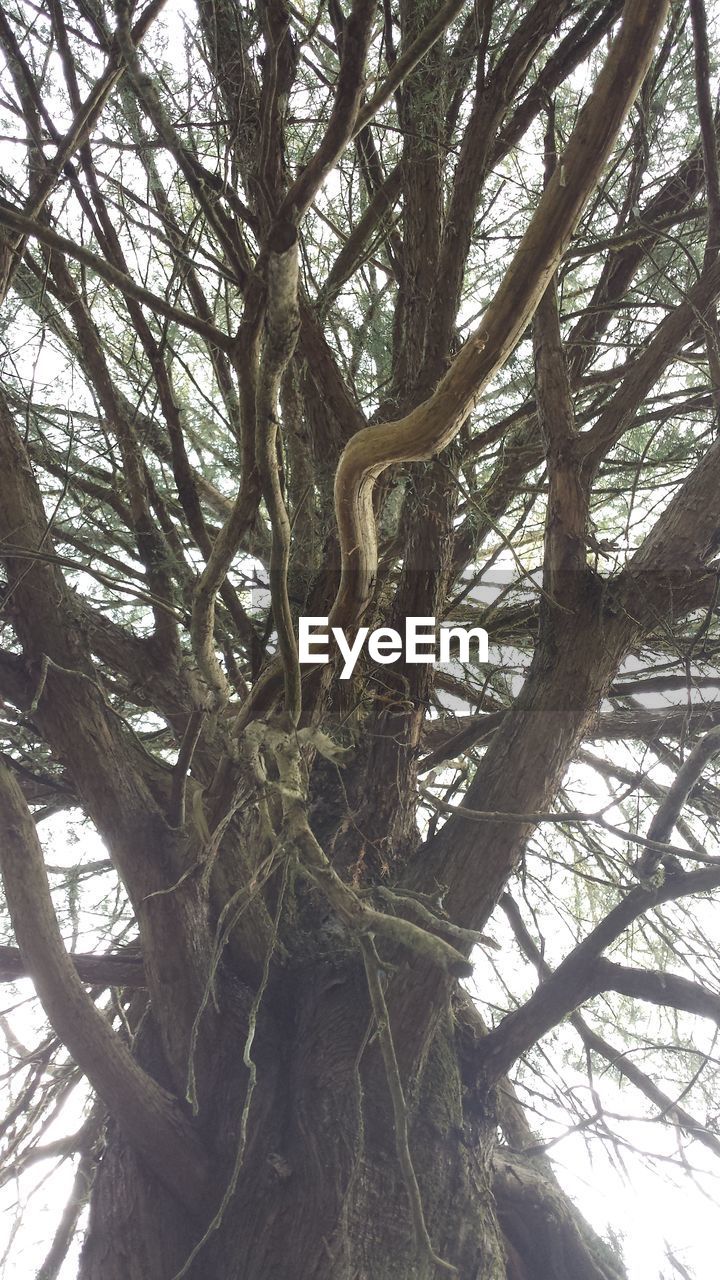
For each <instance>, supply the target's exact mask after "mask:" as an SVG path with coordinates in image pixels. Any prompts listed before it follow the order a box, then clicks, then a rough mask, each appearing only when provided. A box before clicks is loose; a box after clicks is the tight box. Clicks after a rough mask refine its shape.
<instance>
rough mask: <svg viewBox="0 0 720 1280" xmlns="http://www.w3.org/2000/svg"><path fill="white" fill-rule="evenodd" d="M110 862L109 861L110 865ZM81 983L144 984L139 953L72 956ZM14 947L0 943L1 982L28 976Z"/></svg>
mask: <svg viewBox="0 0 720 1280" xmlns="http://www.w3.org/2000/svg"><path fill="white" fill-rule="evenodd" d="M110 865H111V864H110V863H108V864H107V866H108V867H109V866H110ZM70 960H71V961H72V963H73V965H74V966H75V970H76V972H77V974H78V977H79V978H80V981H81V982H86V983H88V984H89V985H90V986H93V987H144V986H145V985H146V983H145V969H144V967H143V962H142V959H141V958H140V956H129V955H113V954H111V955H92V954H91V955H71V956H70ZM31 976H32V975H31V973H30V970H29V968H28V966H27V964H26V963H25V960H24V959H23V956H22V955H21V953H20V951H18V949H17V947H4V946H0V982H16V981H17V980H18V979H19V978H28V977H31Z"/></svg>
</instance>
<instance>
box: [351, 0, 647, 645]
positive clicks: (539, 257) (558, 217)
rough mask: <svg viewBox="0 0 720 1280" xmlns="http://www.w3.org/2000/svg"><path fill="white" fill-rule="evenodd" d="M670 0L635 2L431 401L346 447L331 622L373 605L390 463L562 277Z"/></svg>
mask: <svg viewBox="0 0 720 1280" xmlns="http://www.w3.org/2000/svg"><path fill="white" fill-rule="evenodd" d="M668 9H669V3H668V0H627V3H626V5H625V9H624V11H623V20H622V25H621V28H620V31H619V33H618V36H617V37H616V40H615V42H614V44H613V46H612V49H611V51H610V53H609V55H608V57H607V60H606V62H605V65H604V66H603V69H602V71H601V72H600V75H599V76H598V79H597V82H596V84H595V87H594V89H593V91H592V93H591V95H590V97H589V99H588V101H587V102H586V103H585V106H584V107H583V109H582V111H581V113H580V116H579V118H578V122H577V125H576V126H575V129H574V130H573V132H572V135H571V137H570V140H569V142H568V145H567V147H566V149H565V152H564V154H563V155H562V157H561V159H560V162H559V164H558V168H557V171H556V173H555V174H554V176H553V178H552V180H551V181H550V183H549V184H548V187H547V189H546V191H545V192H544V194H543V196H542V198H541V200H540V201H539V202H538V205H537V208H536V210H535V212H534V214H533V216H532V219H531V221H530V225H529V226H528V229H527V231H526V232H525V235H524V237H523V239H522V241H521V243H520V245H519V247H518V249H517V252H516V254H515V257H514V258H513V260H512V262H511V264H510V266H509V268H508V270H507V272H506V275H505V277H504V279H503V282H502V284H501V286H500V288H499V290H498V292H497V294H496V296H495V297H494V299H493V301H492V302H491V303H490V306H489V307H488V309H487V311H486V312H485V315H484V316H483V318H482V321H481V322H480V324H479V325H478V327H477V329H476V330H475V332H474V334H473V335H472V337H470V338H469V339H468V341H467V342H466V344H465V346H464V347H463V349H462V351H461V352H460V354H459V355H458V356H457V357H456V358H455V360H454V362H453V364H452V365H451V367H450V369H449V370H448V372H447V373H446V374H445V376H444V377H443V378H442V380H441V382H440V384H439V386H438V387H437V390H436V391H435V392H434V393H433V394H432V396H431V397H430V399H429V400H427V401H426V402H425V403H424V404H422V405H420V406H419V407H418V408H417V409H414V410H413V411H412V412H411V413H410V414H409V415H408V416H407V417H405V418H402V419H400V420H399V421H397V422H388V423H384V424H383V425H379V426H372V427H366V428H365V429H364V430H363V431H360V432H358V434H357V435H356V436H354V437H353V439H352V440H351V441H350V442H349V444H348V445H347V446H346V448H345V450H344V452H343V455H342V457H341V459H340V463H339V465H338V469H337V475H336V478H335V513H336V518H337V523H338V532H339V537H340V546H341V551H342V578H341V584H340V588H339V591H338V595H337V598H336V600H335V603H334V605H333V608H332V610H331V615H330V618H331V623H332V625H334V626H342V627H345V628H346V629H350V627H352V626H354V625H355V624H356V623H357V622H359V621H360V619H361V618H362V615H363V613H364V612H365V610H366V608H367V606H368V603H369V601H370V597H371V594H372V589H373V586H374V583H375V576H376V572H377V534H376V528H375V516H374V513H373V505H372V495H373V489H374V486H375V482H376V480H377V479H378V477H379V476H380V475H381V474H382V472H383V471H385V470H386V469H387V467H389V466H392V465H393V464H394V463H399V462H419V461H423V460H424V459H428V458H432V457H433V456H434V455H435V454H436V453H439V452H441V451H442V450H443V449H444V448H446V447H447V445H448V444H449V443H450V441H451V440H452V439H453V437H454V436H455V435H457V432H458V431H459V430H460V428H461V426H462V424H463V422H464V421H465V420H466V418H467V416H468V414H469V413H470V410H471V409H472V408H473V406H474V405H475V404H476V403H477V400H478V397H479V395H480V394H481V392H482V389H483V387H485V386H486V385H487V383H488V382H489V380H490V379H491V378H492V376H493V374H495V373H497V371H498V370H499V369H500V368H501V367H502V365H503V364H504V363H505V361H506V360H507V358H508V356H509V355H510V354H511V352H512V351H513V348H514V347H515V344H516V343H517V341H518V339H519V337H520V335H521V334H522V332H523V330H524V329H525V326H526V325H527V322H528V320H529V319H530V318H531V316H532V314H533V312H534V310H535V308H536V307H537V305H538V302H539V301H540V298H541V297H542V295H543V293H544V292H545V289H546V287H547V285H548V282H549V281H550V279H551V278H552V276H553V274H554V272H555V270H556V268H557V266H558V263H559V262H560V259H561V258H562V255H563V253H564V251H565V249H566V248H567V245H568V243H569V240H570V237H571V235H572V233H573V231H574V229H575V227H576V226H577V223H578V220H579V218H580V215H581V213H582V211H583V209H584V207H585V204H586V202H587V200H588V199H589V197H590V195H591V193H592V191H593V189H594V187H595V185H596V183H597V181H598V179H599V177H600V174H601V173H602V170H603V167H604V165H605V163H606V161H607V158H608V156H609V155H610V152H611V150H612V147H613V145H614V143H615V141H616V139H617V136H618V133H619V131H620V127H621V125H622V123H623V121H624V119H625V117H626V115H627V113H628V111H629V110H630V107H631V106H632V103H633V101H634V99H635V95H636V94H637V92H638V90H639V88H640V85H641V84H642V81H643V78H644V76H645V73H646V71H647V69H648V66H649V65H650V60H651V58H652V55H653V51H654V48H655V44H656V41H657V39H658V36H659V34H660V32H661V31H662V28H663V25H664V23H665V19H666V17H667V13H668Z"/></svg>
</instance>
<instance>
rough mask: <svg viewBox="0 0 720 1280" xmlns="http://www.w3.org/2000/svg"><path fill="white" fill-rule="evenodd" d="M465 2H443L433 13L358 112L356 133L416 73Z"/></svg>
mask: <svg viewBox="0 0 720 1280" xmlns="http://www.w3.org/2000/svg"><path fill="white" fill-rule="evenodd" d="M464 5H465V0H445V4H444V5H441V7H440V8H439V9H438V10H437V11H436V12H435V13H434V14H433V16H432V18H431V19H430V21H429V22H428V23H427V25H426V26H425V27H423V29H422V31H421V32H420V34H419V35H418V36H416V37H415V39H414V40H413V42H412V44H411V45H410V47H409V48H408V49H406V50H405V51H404V53H401V54H400V57H399V58H398V59H397V60H396V61H395V62H394V63H393V65H392V68H391V70H390V72H389V74H388V75H387V76H386V77H385V79H384V80H383V82H382V84H381V85H380V87H379V88H378V89H376V90H375V92H374V94H373V95H372V97H371V98H370V99H369V101H368V102H366V103H365V106H364V107H362V108H361V110H360V111H359V112H358V116H357V120H356V121H355V127H354V129H353V134H352V136H353V137H357V135H358V134H359V133H361V132H362V130H363V129H364V128H365V126H366V125H368V124H369V123H370V121H371V120H372V119H374V117H375V116H376V115H377V113H378V111H380V110H381V109H382V108H383V107H384V106H385V103H386V102H389V101H390V98H391V97H392V96H393V94H394V93H395V90H396V89H398V88H399V87H400V85H401V84H402V83H403V81H404V80H406V79H407V77H408V76H409V75H411V74H412V72H413V71H414V70H415V67H416V66H417V65H418V63H419V62H421V60H422V59H423V58H424V57H425V54H426V53H428V51H429V50H430V49H432V47H433V45H434V44H435V43H436V42H437V41H438V40H439V39H440V37H441V36H442V35H443V33H444V32H445V31H446V30H447V28H448V27H449V26H450V24H451V22H454V20H455V18H456V17H457V16H458V14H459V13H460V12H461V10H462V9H463V8H464Z"/></svg>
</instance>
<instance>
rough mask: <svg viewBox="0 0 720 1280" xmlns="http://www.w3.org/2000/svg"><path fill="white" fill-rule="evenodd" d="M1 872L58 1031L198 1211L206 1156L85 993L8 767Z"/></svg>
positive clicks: (143, 1148)
mask: <svg viewBox="0 0 720 1280" xmlns="http://www.w3.org/2000/svg"><path fill="white" fill-rule="evenodd" d="M0 868H1V869H2V877H3V883H4V887H5V896H6V900H7V904H8V910H9V912H10V917H11V920H12V925H13V929H14V931H15V936H16V938H17V940H18V943H19V946H20V951H21V954H22V956H23V960H24V963H25V964H26V966H27V969H28V971H29V973H30V975H31V976H32V980H33V983H34V985H35V988H36V990H37V993H38V996H39V997H40V1000H41V1002H42V1005H43V1008H44V1009H45V1012H46V1014H47V1016H48V1018H49V1020H50V1023H51V1025H52V1027H53V1029H54V1031H55V1032H56V1033H57V1035H58V1036H59V1037H60V1039H61V1040H62V1041H63V1043H64V1044H65V1045H66V1047H67V1049H68V1051H69V1052H70V1053H71V1054H72V1056H73V1058H74V1059H75V1061H76V1062H77V1064H78V1066H79V1067H80V1069H81V1070H82V1071H83V1072H84V1073H85V1074H86V1075H87V1077H88V1079H89V1080H90V1083H91V1084H92V1086H93V1088H94V1089H95V1090H96V1091H97V1093H98V1094H99V1095H100V1097H101V1098H102V1099H103V1101H104V1102H105V1103H106V1105H107V1107H108V1109H109V1110H110V1112H111V1113H112V1114H113V1115H114V1116H115V1118H116V1119H117V1122H118V1124H119V1125H120V1126H121V1127H122V1128H123V1130H124V1131H125V1133H126V1134H127V1136H128V1138H129V1140H130V1141H131V1142H132V1144H133V1146H135V1147H136V1148H137V1150H138V1151H139V1152H140V1154H141V1155H142V1157H143V1159H144V1160H145V1161H146V1162H147V1163H148V1165H149V1166H150V1168H152V1169H153V1171H154V1173H155V1174H156V1176H157V1177H159V1178H160V1179H161V1180H162V1181H163V1182H164V1183H165V1185H166V1186H168V1187H169V1188H170V1190H171V1191H172V1192H173V1193H174V1194H175V1195H177V1196H178V1197H179V1198H180V1199H181V1200H182V1201H183V1203H184V1204H185V1205H186V1206H187V1208H188V1209H190V1210H191V1211H192V1212H195V1211H196V1210H197V1209H198V1206H199V1204H200V1203H202V1202H203V1201H204V1200H205V1199H206V1198H207V1194H208V1185H209V1165H208V1162H207V1158H206V1155H205V1152H204V1151H203V1150H202V1148H201V1145H200V1142H199V1140H198V1138H197V1136H196V1134H195V1133H194V1131H193V1129H192V1127H191V1126H190V1124H189V1123H188V1121H187V1119H186V1118H185V1117H184V1116H183V1115H182V1113H181V1111H180V1109H179V1107H178V1105H177V1103H176V1101H175V1100H174V1099H173V1098H172V1097H171V1096H170V1094H168V1093H167V1092H166V1091H165V1090H164V1089H162V1088H161V1087H160V1085H158V1084H157V1082H156V1081H155V1080H153V1079H152V1077H150V1076H148V1075H146V1073H145V1072H144V1071H143V1070H142V1068H141V1067H139V1066H138V1064H137V1063H136V1062H135V1060H134V1059H133V1058H132V1057H131V1055H130V1053H129V1051H128V1049H127V1048H126V1046H125V1045H124V1044H123V1042H122V1041H121V1040H120V1039H119V1038H118V1036H116V1035H115V1033H114V1031H113V1030H112V1028H111V1027H110V1026H109V1024H108V1023H107V1022H106V1020H105V1019H104V1018H103V1017H102V1015H101V1014H100V1013H99V1012H98V1010H97V1009H96V1007H95V1005H94V1004H93V1002H92V1000H91V999H90V996H89V995H88V993H87V992H86V991H85V989H84V987H83V985H82V980H81V978H80V976H79V974H78V972H77V970H76V968H75V966H74V965H73V962H72V960H71V958H70V956H69V955H68V953H67V951H66V950H65V946H64V944H63V940H62V937H61V934H60V929H59V927H58V923H57V919H56V916H55V911H54V908H53V904H52V898H51V896H50V886H49V884H48V879H47V873H46V871H45V864H44V857H43V851H42V849H41V847H40V842H39V841H38V838H37V833H36V830H35V824H34V823H33V820H32V818H31V816H30V813H29V811H28V808H27V805H26V804H25V801H24V799H23V795H22V792H21V790H20V787H19V786H18V783H17V781H16V780H15V778H14V776H13V774H12V772H11V771H10V770H9V769H7V767H6V766H5V765H4V764H3V763H2V762H0Z"/></svg>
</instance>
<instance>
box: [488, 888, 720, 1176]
mask: <svg viewBox="0 0 720 1280" xmlns="http://www.w3.org/2000/svg"><path fill="white" fill-rule="evenodd" d="M502 905H503V909H504V910H505V913H506V915H507V916H508V920H509V921H510V924H511V927H512V930H513V933H514V934H515V938H516V940H517V943H518V946H519V947H520V950H521V951H522V953H523V955H524V956H525V957H526V959H528V960H529V961H530V963H531V964H533V965H534V966H535V968H536V969H537V971H538V976H539V977H540V978H541V980H542V981H543V982H546V981H548V980H551V979H552V978H553V977H554V975H553V974H552V971H551V969H550V966H549V965H548V963H547V961H546V960H545V959H544V957H543V955H542V953H541V951H540V949H539V948H538V946H537V945H536V943H535V941H534V940H533V938H532V937H531V935H530V933H529V932H528V930H527V928H526V927H525V922H524V921H523V918H522V916H521V914H520V911H519V910H518V907H517V904H516V903H515V901H514V900H513V899H512V898H511V897H510V895H509V894H507V895H505V896H504V898H503V903H502ZM603 963H605V962H603ZM556 972H557V970H556ZM660 976H661V977H664V976H665V975H662V974H661V975H660ZM570 1023H571V1025H572V1026H573V1027H574V1028H575V1030H576V1031H577V1032H578V1035H579V1036H580V1038H581V1040H582V1042H583V1044H584V1045H585V1047H586V1048H587V1049H589V1050H591V1051H592V1052H593V1053H596V1054H598V1056H599V1057H601V1058H603V1059H604V1060H605V1061H606V1062H608V1063H609V1064H610V1065H611V1066H612V1067H613V1068H614V1069H615V1070H616V1071H617V1072H618V1074H619V1075H621V1076H624V1078H625V1079H626V1080H628V1081H629V1082H630V1083H631V1084H633V1085H634V1086H635V1088H636V1089H638V1090H639V1091H640V1092H641V1093H642V1094H644V1096H645V1097H646V1098H647V1099H648V1100H649V1101H650V1102H652V1103H653V1105H654V1106H656V1107H658V1109H659V1111H660V1114H661V1116H667V1118H668V1119H669V1120H670V1121H671V1123H674V1124H678V1125H679V1126H680V1127H681V1128H682V1129H684V1130H685V1132H686V1133H688V1134H689V1135H690V1136H691V1137H692V1138H695V1139H696V1140H697V1141H698V1142H701V1143H702V1144H703V1145H704V1146H706V1147H707V1148H708V1149H709V1150H710V1151H712V1152H713V1153H714V1154H715V1155H720V1140H719V1139H718V1138H716V1137H715V1135H714V1134H712V1133H709V1132H708V1130H707V1129H706V1128H705V1127H704V1125H702V1124H701V1123H700V1121H699V1120H696V1119H695V1117H694V1116H692V1115H690V1113H689V1112H688V1111H685V1110H684V1108H683V1107H681V1106H679V1104H678V1103H676V1102H674V1101H673V1099H672V1098H671V1097H669V1095H668V1094H666V1093H664V1092H663V1090H662V1089H660V1088H659V1087H658V1085H657V1084H656V1083H655V1081H654V1080H653V1079H652V1078H651V1077H650V1076H648V1075H647V1074H646V1072H644V1071H642V1070H641V1068H640V1067H638V1066H636V1064H635V1063H634V1062H633V1061H632V1059H631V1058H630V1057H629V1056H628V1054H627V1052H626V1051H624V1050H621V1049H616V1048H614V1047H613V1046H612V1045H611V1044H608V1042H607V1040H605V1039H604V1038H603V1037H602V1036H600V1035H598V1033H597V1032H596V1031H593V1030H592V1029H591V1028H590V1027H589V1026H588V1024H587V1023H586V1022H585V1020H584V1018H583V1017H582V1015H581V1014H580V1013H578V1012H574V1013H571V1014H570ZM479 1049H480V1053H481V1054H482V1043H481V1044H480V1045H479Z"/></svg>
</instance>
